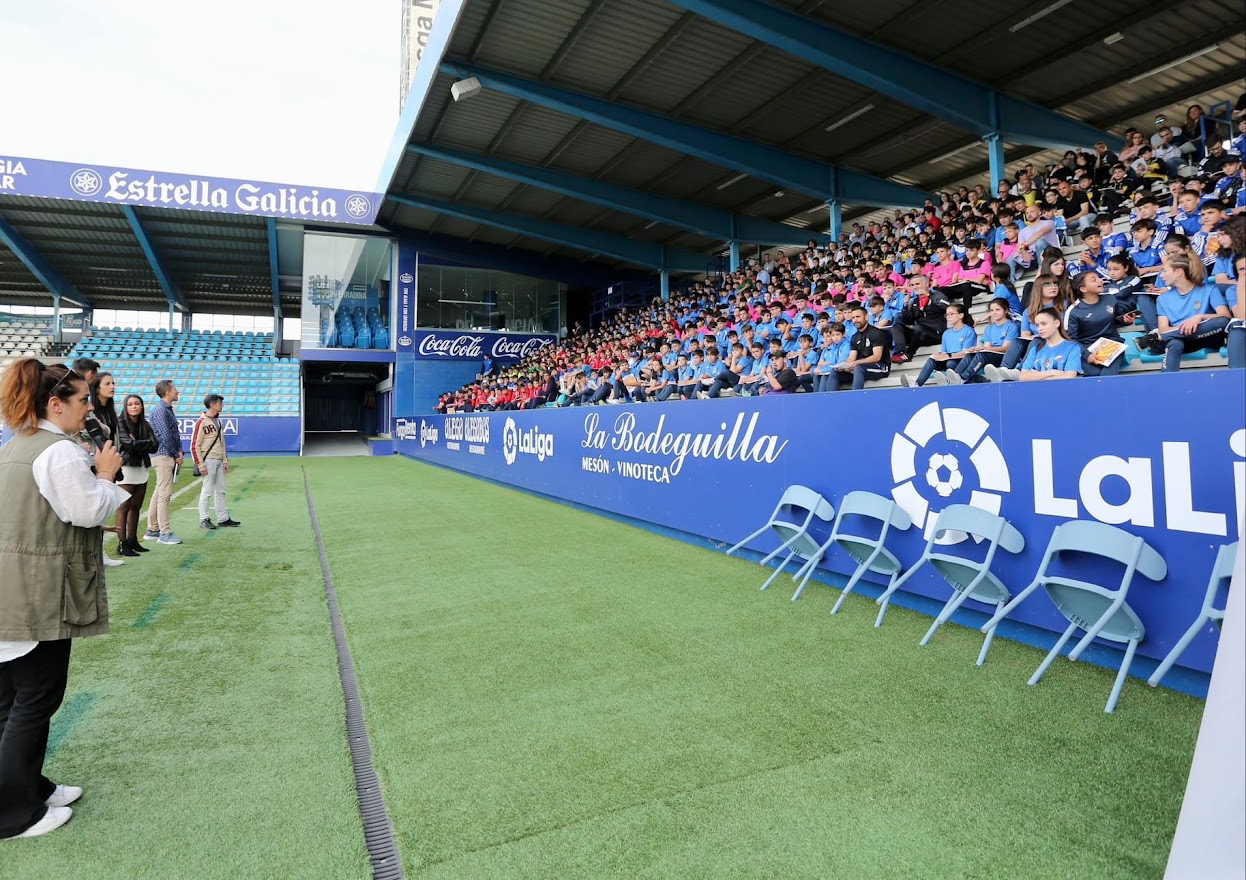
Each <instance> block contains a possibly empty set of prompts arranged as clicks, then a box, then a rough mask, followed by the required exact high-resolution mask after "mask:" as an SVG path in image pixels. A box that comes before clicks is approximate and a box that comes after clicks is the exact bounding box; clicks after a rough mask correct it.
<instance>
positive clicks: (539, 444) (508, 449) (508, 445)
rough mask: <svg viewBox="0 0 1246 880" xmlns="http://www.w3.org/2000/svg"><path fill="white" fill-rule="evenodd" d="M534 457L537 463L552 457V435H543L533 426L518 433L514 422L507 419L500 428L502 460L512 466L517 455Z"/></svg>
mask: <svg viewBox="0 0 1246 880" xmlns="http://www.w3.org/2000/svg"><path fill="white" fill-rule="evenodd" d="M521 452H522V453H524V454H525V455H535V456H536V460H537V461H545V459H547V458H552V457H553V456H554V435H553V434H543V433H542V432H541V429H540V428H538V427H536V426H535V425H533V426H532V427H531V428H529V429H528V430H526V431H520V430H519V427H518V426H517V425H516V424H515V420H514V419H511V418H508V419H507V420H506V424H505V425H503V426H502V458H504V459H505V460H506V463H507V464H508V465H509V464H514V463H515V459H516V458H517V457H518V456H519V453H521Z"/></svg>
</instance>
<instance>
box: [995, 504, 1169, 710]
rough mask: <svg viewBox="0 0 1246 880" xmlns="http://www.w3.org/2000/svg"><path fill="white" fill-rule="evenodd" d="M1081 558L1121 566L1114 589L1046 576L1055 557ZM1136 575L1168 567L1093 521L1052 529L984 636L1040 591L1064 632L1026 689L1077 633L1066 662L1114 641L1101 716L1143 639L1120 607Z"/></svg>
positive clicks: (1139, 543)
mask: <svg viewBox="0 0 1246 880" xmlns="http://www.w3.org/2000/svg"><path fill="white" fill-rule="evenodd" d="M1067 552H1073V553H1084V554H1088V555H1092V556H1097V557H1100V558H1101V559H1107V560H1111V561H1113V562H1119V563H1121V564H1122V565H1124V566H1125V573H1124V575H1123V576H1122V577H1121V582H1120V586H1118V587H1115V588H1112V587H1104V586H1100V585H1099V584H1092V583H1089V582H1087V581H1079V580H1076V579H1074V578H1070V577H1064V576H1061V575H1050V574H1048V573H1047V568H1048V566H1050V565H1051V563H1052V561H1053V560H1054V559H1055V558H1056V557H1057V556H1058V555H1059V554H1061V553H1067ZM1135 573H1136V574H1141V575H1143V576H1145V577H1148V578H1150V579H1151V580H1153V581H1159V580H1163V579H1164V578H1165V577H1166V576H1167V574H1168V565H1167V564H1166V563H1165V562H1164V559H1163V557H1161V556H1160V555H1159V553H1157V552H1156V551H1155V549H1154V548H1153V547H1151V545H1150V544H1148V543H1147V542H1146V541H1144V540H1142V539H1141V538H1139V537H1138V536H1137V535H1131V534H1129V533H1128V532H1126V531H1123V530H1122V529H1118V528H1116V527H1115V526H1109V525H1104V524H1103V523H1098V522H1088V521H1082V520H1074V521H1072V522H1066V523H1063V524H1061V525H1059V526H1057V527H1056V530H1055V531H1054V532H1052V533H1051V541H1050V543H1048V545H1047V552H1046V554H1045V555H1044V556H1043V562H1042V564H1041V565H1040V566H1039V568H1038V574H1036V575H1035V576H1034V581H1033V582H1032V583H1031V584H1030V585H1029V586H1028V587H1026V588H1025V589H1024V590H1022V591H1021V592H1020V593H1018V594H1017V595H1016V597H1015V598H1014V599H1013V600H1012V601H1011V602H1009V603H1008V604H1007V605H1005V606H1004V607H1003V608H1001V609H999V611H997V612H995V616H994V617H992V618H991V619H990V620H988V621H987V622H986V624H985V625H984V626H983V627H982V631H983V632H988V631H989V630H990V629H992V628H993V627H995V626H997V625H998V624H999V622H1000V621H1001V620H1003V619H1004V618H1005V617H1007V616H1008V615H1009V614H1011V613H1012V610H1013V609H1014V608H1016V607H1017V606H1018V605H1020V604H1021V603H1022V602H1024V601H1025V600H1026V598H1027V597H1028V596H1029V595H1030V593H1033V592H1034V591H1035V590H1037V589H1038V588H1039V587H1042V588H1043V589H1045V590H1046V591H1047V595H1048V596H1050V597H1051V601H1052V602H1053V603H1055V606H1056V609H1057V610H1058V611H1059V612H1060V613H1061V614H1063V615H1064V616H1065V618H1066V619H1067V620H1068V621H1069V626H1068V628H1067V629H1066V630H1065V631H1064V633H1063V634H1062V635H1061V636H1060V638H1059V639H1058V640H1057V641H1056V644H1055V646H1054V647H1053V648H1052V649H1051V651H1050V652H1049V653H1048V654H1047V656H1046V657H1045V658H1043V662H1042V663H1041V664H1039V667H1038V669H1036V670H1035V671H1034V674H1033V675H1032V676H1030V680H1029V682H1028V684H1038V681H1039V679H1041V678H1042V677H1043V674H1044V673H1045V672H1046V671H1047V668H1048V667H1049V666H1051V664H1052V662H1053V661H1054V660H1055V659H1056V657H1058V656H1059V655H1060V651H1062V650H1063V649H1064V646H1065V645H1066V644H1068V641H1069V639H1070V638H1071V637H1072V636H1073V633H1074V632H1075V631H1076V630H1077V629H1079V628H1081V629H1084V630H1085V631H1086V634H1085V635H1084V636H1082V639H1081V641H1079V642H1078V643H1077V644H1076V645H1075V646H1074V648H1073V650H1072V651H1069V659H1070V660H1076V659H1077V658H1078V657H1080V656H1081V655H1082V652H1083V651H1085V650H1086V648H1088V647H1089V646H1090V643H1091V642H1093V641H1094V640H1095V638H1096V637H1099V638H1104V639H1107V640H1108V641H1112V642H1120V643H1122V644H1124V645H1125V646H1126V647H1125V657H1124V660H1122V661H1121V668H1120V671H1119V672H1117V674H1116V682H1115V683H1114V684H1113V685H1112V693H1111V695H1110V696H1109V697H1108V702H1107V705H1106V706H1105V707H1104V709H1103V711H1104V712H1111V711H1113V710H1114V709H1115V708H1116V701H1117V700H1119V699H1120V695H1121V688H1123V687H1124V686H1125V676H1126V675H1128V674H1129V665H1130V664H1131V663H1133V659H1134V652H1135V651H1137V650H1138V643H1139V642H1141V641H1142V639H1143V638H1144V637H1145V636H1146V627H1144V626H1143V625H1142V621H1141V620H1140V619H1139V618H1138V615H1137V614H1136V613H1135V612H1134V610H1133V609H1132V608H1130V607H1129V605H1128V604H1127V603H1126V602H1125V599H1126V598H1127V596H1128V595H1129V587H1130V586H1131V585H1132V584H1133V579H1134V574H1135Z"/></svg>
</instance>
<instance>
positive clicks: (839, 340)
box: [813, 321, 852, 391]
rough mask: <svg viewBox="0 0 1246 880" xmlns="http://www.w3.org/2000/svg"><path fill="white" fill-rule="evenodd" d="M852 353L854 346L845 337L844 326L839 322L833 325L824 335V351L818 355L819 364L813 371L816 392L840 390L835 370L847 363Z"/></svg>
mask: <svg viewBox="0 0 1246 880" xmlns="http://www.w3.org/2000/svg"><path fill="white" fill-rule="evenodd" d="M851 353H852V346H851V345H850V344H849V343H848V340H847V339H846V338H845V336H844V325H843V324H840V323H839V322H838V321H836V322H834V323H832V324H831V326H830V327H828V328H827V329H826V330H825V331H823V333H822V350H821V351H820V352H819V353H818V364H817V366H816V367H814V369H813V373H814V379H813V383H814V385H813V387H814V390H815V391H838V390H839V379H838V378H837V374H836V373H835V368H836V367H837V366H839V365H840V364H842V363H846V362H847V361H848V355H849V354H851Z"/></svg>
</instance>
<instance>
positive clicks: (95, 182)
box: [69, 168, 104, 196]
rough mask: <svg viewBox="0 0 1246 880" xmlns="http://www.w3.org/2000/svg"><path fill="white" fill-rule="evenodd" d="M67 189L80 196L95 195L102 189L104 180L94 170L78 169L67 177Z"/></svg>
mask: <svg viewBox="0 0 1246 880" xmlns="http://www.w3.org/2000/svg"><path fill="white" fill-rule="evenodd" d="M69 188H70V189H72V190H73V191H74V192H76V193H77V194H78V195H80V196H93V195H97V194H98V193H99V191H100V190H102V189H103V188H104V178H103V177H101V176H100V173H99V172H98V171H96V170H95V169H94V168H79V169H78V170H77V171H75V172H74V173H73V174H71V175H69Z"/></svg>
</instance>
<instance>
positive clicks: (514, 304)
mask: <svg viewBox="0 0 1246 880" xmlns="http://www.w3.org/2000/svg"><path fill="white" fill-rule="evenodd" d="M416 285H417V287H418V291H419V292H418V294H417V299H416V311H415V325H416V326H417V327H421V328H438V329H445V330H512V331H515V332H518V333H557V332H558V329H559V328H560V327H562V325H563V322H564V311H563V310H564V302H563V301H564V299H565V297H564V295H563V294H564V292H565V289H566V288H565V286H564V285H562V284H560V283H558V282H557V281H549V280H547V279H544V278H530V277H528V276H526V275H516V274H514V273H512V272H495V271H493V270H491V269H470V268H465V267H462V266H440V265H437V264H435V263H432V262H429V261H427V260H425V259H423V258H421V259H420V261H419V273H418V275H417V277H416Z"/></svg>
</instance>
